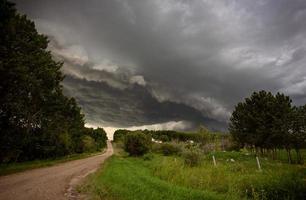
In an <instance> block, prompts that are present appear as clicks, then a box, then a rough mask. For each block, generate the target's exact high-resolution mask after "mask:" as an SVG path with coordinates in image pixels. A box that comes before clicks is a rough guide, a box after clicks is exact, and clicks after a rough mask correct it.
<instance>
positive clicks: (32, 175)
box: [0, 141, 113, 200]
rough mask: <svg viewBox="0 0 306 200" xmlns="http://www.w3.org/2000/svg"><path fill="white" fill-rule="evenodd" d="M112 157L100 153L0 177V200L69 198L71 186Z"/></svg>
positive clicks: (71, 197) (110, 152) (110, 149)
mask: <svg viewBox="0 0 306 200" xmlns="http://www.w3.org/2000/svg"><path fill="white" fill-rule="evenodd" d="M112 154H113V147H112V144H111V143H110V142H109V141H108V143H107V151H106V152H105V153H104V154H101V155H97V156H93V157H89V158H85V159H81V160H74V161H71V162H66V163H63V164H59V165H56V166H52V167H46V168H40V169H34V170H29V171H25V172H21V173H17V174H12V175H7V176H2V177H0V199H6V200H9V199H14V200H19V199H38V200H39V199H44V200H45V199H50V200H51V199H52V200H53V199H57V200H61V199H73V198H74V186H75V185H77V184H78V183H79V182H80V181H81V180H82V179H83V178H84V177H85V176H87V175H88V174H89V173H92V172H94V171H95V170H96V169H97V168H98V167H99V166H100V164H101V163H103V162H104V161H105V160H106V159H107V158H108V157H109V156H111V155H112Z"/></svg>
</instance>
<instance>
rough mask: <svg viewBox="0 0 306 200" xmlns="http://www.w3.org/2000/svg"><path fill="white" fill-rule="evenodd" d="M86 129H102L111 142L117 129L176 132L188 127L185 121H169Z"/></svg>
mask: <svg viewBox="0 0 306 200" xmlns="http://www.w3.org/2000/svg"><path fill="white" fill-rule="evenodd" d="M85 126H86V127H88V128H97V127H100V128H103V129H104V130H105V132H106V134H107V138H108V139H109V140H113V136H114V132H115V131H116V130H118V129H127V130H131V131H135V130H139V129H141V130H144V129H148V130H177V129H184V128H186V126H188V122H186V121H170V122H165V123H159V124H150V125H143V126H130V127H111V126H103V125H97V124H89V123H87V124H85Z"/></svg>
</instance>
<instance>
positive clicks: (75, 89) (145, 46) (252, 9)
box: [15, 0, 306, 130]
mask: <svg viewBox="0 0 306 200" xmlns="http://www.w3.org/2000/svg"><path fill="white" fill-rule="evenodd" d="M15 2H16V3H17V8H18V9H19V10H20V11H21V12H22V13H25V14H27V15H28V16H29V17H30V18H31V19H33V20H34V21H35V23H36V26H37V28H38V30H39V31H40V32H42V33H44V34H46V35H48V36H49V38H50V46H49V49H50V50H51V51H52V53H53V54H54V57H55V58H56V59H59V60H62V61H64V63H65V64H64V67H63V72H64V73H65V75H66V79H65V81H64V83H63V85H64V89H65V92H66V93H67V94H68V95H70V96H73V97H75V98H76V99H77V100H78V102H79V104H80V105H81V106H82V109H83V111H84V113H85V115H86V121H87V123H91V124H100V125H102V126H115V127H129V126H142V125H150V124H156V123H166V122H171V121H183V122H184V124H186V128H191V127H194V126H195V125H198V124H205V125H207V126H208V127H210V128H213V129H223V130H224V129H225V128H226V124H227V122H228V119H229V117H230V114H231V111H232V110H233V108H234V106H235V104H236V103H237V102H239V101H241V100H242V99H243V98H244V97H246V96H249V95H250V94H251V93H252V92H253V91H256V90H262V89H265V90H269V91H272V92H283V93H285V94H287V95H290V96H291V97H292V98H293V100H294V103H295V104H297V105H299V104H305V103H306V23H305V20H306V1H304V0H291V1H289V0H260V1H253V0H234V1H226V0H224V1H214V0H190V1H187V0H155V1H152V0H105V1H100V0H89V1H82V0H65V1H60V0H52V1H51V0H49V1H47V0H27V1H21V0H20V1H15Z"/></svg>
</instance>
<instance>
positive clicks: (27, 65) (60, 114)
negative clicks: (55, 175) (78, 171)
mask: <svg viewBox="0 0 306 200" xmlns="http://www.w3.org/2000/svg"><path fill="white" fill-rule="evenodd" d="M47 46H48V38H47V37H46V36H44V35H42V34H39V33H38V32H37V31H36V29H35V25H34V23H33V22H32V21H30V20H28V19H27V17H26V16H25V15H20V14H18V13H17V12H16V9H15V7H14V4H13V3H10V2H7V1H5V0H1V1H0V94H1V98H0V132H1V135H0V162H15V161H27V160H33V159H45V158H54V157H58V156H64V155H67V154H71V153H81V152H83V151H84V148H83V147H84V135H85V134H86V133H84V132H86V131H85V129H84V116H83V114H81V109H80V107H79V106H78V105H77V103H76V101H75V99H73V98H69V97H66V96H64V94H63V91H62V86H61V84H60V83H61V81H62V80H63V78H64V76H63V74H62V73H61V71H60V69H61V67H62V63H60V62H56V61H54V60H53V59H52V55H51V53H50V52H49V51H48V50H47ZM93 139H94V140H95V142H96V143H97V142H98V140H99V142H98V143H99V145H98V146H99V147H102V146H103V145H104V142H105V141H102V140H105V138H101V139H97V138H95V136H94V135H93ZM85 140H86V141H87V142H88V141H89V140H90V139H88V138H87V139H85Z"/></svg>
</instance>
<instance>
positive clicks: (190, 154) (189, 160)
mask: <svg viewBox="0 0 306 200" xmlns="http://www.w3.org/2000/svg"><path fill="white" fill-rule="evenodd" d="M183 157H184V162H185V164H186V165H188V166H190V167H194V166H197V165H199V164H200V162H201V153H200V152H198V151H186V152H185V153H184V154H183Z"/></svg>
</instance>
